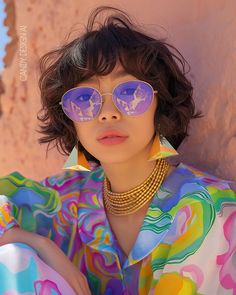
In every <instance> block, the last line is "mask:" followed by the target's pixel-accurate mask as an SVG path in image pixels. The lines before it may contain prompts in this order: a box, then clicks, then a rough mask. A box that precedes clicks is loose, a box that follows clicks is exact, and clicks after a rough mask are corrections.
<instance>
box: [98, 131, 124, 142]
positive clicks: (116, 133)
mask: <svg viewBox="0 0 236 295" xmlns="http://www.w3.org/2000/svg"><path fill="white" fill-rule="evenodd" d="M119 137H121V138H127V137H128V135H126V134H124V133H122V132H120V131H118V130H106V131H104V132H102V133H101V134H100V135H99V136H98V138H97V140H101V139H106V138H119Z"/></svg>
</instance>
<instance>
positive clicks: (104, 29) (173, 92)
mask: <svg viewBox="0 0 236 295" xmlns="http://www.w3.org/2000/svg"><path fill="white" fill-rule="evenodd" d="M109 11H111V12H112V13H111V14H108V15H106V17H105V18H104V20H103V22H102V23H99V22H98V21H97V18H98V16H99V15H100V14H101V13H103V12H109ZM96 25H97V27H96ZM117 62H120V63H121V65H122V66H123V67H124V69H125V71H126V72H127V73H129V74H131V75H133V76H135V77H136V78H137V79H140V80H144V81H146V82H148V83H150V84H151V85H152V86H153V88H154V89H157V90H158V107H157V110H156V113H155V118H154V124H155V129H156V132H158V133H159V134H160V135H161V136H164V137H166V138H167V140H168V141H169V142H170V143H171V144H172V145H173V147H174V148H176V149H177V148H178V147H179V145H180V144H181V142H182V141H183V140H184V138H185V137H186V136H188V135H189V134H188V126H189V122H190V120H191V119H193V118H199V117H201V113H200V112H196V111H195V104H194V101H193V97H192V94H193V87H192V85H191V83H190V81H189V80H188V79H187V78H186V71H185V66H186V64H187V65H188V63H187V62H186V60H185V59H184V57H183V56H182V55H181V53H180V52H179V51H178V50H177V49H176V48H175V47H174V46H172V45H170V44H168V43H167V42H166V41H165V40H164V39H156V38H154V37H151V36H150V35H148V34H146V33H145V32H143V31H142V30H141V27H140V26H137V25H135V24H134V23H133V22H132V21H131V19H130V17H129V15H127V13H125V12H124V11H122V10H120V9H117V8H114V7H110V6H100V7H98V8H96V9H95V10H94V11H92V13H91V15H90V17H89V20H88V23H87V26H86V31H85V32H84V33H83V34H82V35H81V36H79V37H78V38H76V39H74V40H73V41H71V42H69V43H68V44H65V45H63V46H62V47H60V48H59V49H55V50H52V51H50V52H48V53H46V54H45V55H44V56H42V57H41V59H40V61H39V67H40V72H41V76H40V79H39V88H40V92H41V100H42V108H41V110H40V111H39V113H38V119H39V121H40V122H41V123H42V124H41V125H39V127H40V130H38V132H40V133H41V134H43V135H44V136H43V137H41V138H39V143H48V146H47V151H48V149H49V146H50V143H52V142H54V143H55V144H54V146H56V147H57V149H58V151H59V152H60V153H62V154H66V155H68V154H69V153H70V152H71V150H72V149H73V147H74V146H75V145H76V144H77V145H78V148H79V149H80V150H81V151H83V152H84V153H85V156H86V157H87V159H88V160H92V161H95V162H97V163H98V164H99V161H98V160H97V159H95V158H94V157H93V156H92V155H91V154H89V153H88V151H86V150H85V148H84V147H83V146H82V144H81V143H80V142H78V138H77V134H76V130H75V127H74V124H73V122H72V121H71V120H70V119H69V118H67V116H66V115H65V114H64V113H63V111H62V109H61V106H60V105H59V102H60V100H61V97H62V95H63V94H64V92H66V91H67V90H68V89H70V88H73V87H75V86H76V85H77V84H78V83H79V82H82V81H84V80H86V79H88V78H90V77H92V76H93V75H107V74H109V73H111V71H112V70H113V69H114V67H115V66H116V63H117ZM188 68H189V69H190V67H189V65H188Z"/></svg>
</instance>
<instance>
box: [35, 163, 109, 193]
mask: <svg viewBox="0 0 236 295" xmlns="http://www.w3.org/2000/svg"><path fill="white" fill-rule="evenodd" d="M103 175H104V172H103V169H102V168H101V166H94V167H92V170H91V171H76V170H63V171H62V172H61V173H58V174H55V175H51V176H48V177H46V178H44V179H43V180H41V181H40V183H41V184H42V185H43V186H45V187H48V188H52V189H55V190H56V191H57V192H59V193H60V194H61V195H64V194H68V193H72V192H73V191H74V192H77V193H78V192H80V191H81V190H82V189H85V188H86V189H88V188H90V187H91V188H92V187H94V185H95V186H96V183H97V182H98V181H100V179H101V178H102V177H103Z"/></svg>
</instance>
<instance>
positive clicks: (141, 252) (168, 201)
mask: <svg viewBox="0 0 236 295" xmlns="http://www.w3.org/2000/svg"><path fill="white" fill-rule="evenodd" d="M184 171H185V172H184ZM186 174H188V175H189V176H193V173H192V172H191V171H190V170H188V169H187V167H186V165H184V164H182V163H180V164H179V165H178V166H177V167H176V169H175V170H173V171H172V172H171V174H170V175H169V176H168V177H167V178H166V179H165V181H164V182H163V183H162V185H161V187H160V188H159V190H158V191H157V192H156V194H155V196H154V197H153V200H152V202H151V204H150V206H149V208H148V210H147V213H146V216H145V218H144V222H143V224H142V226H141V229H140V232H139V234H138V237H137V239H136V242H135V244H134V247H133V249H132V250H131V252H130V254H129V256H128V258H127V259H126V261H124V264H123V267H124V268H126V267H128V266H130V265H132V264H135V263H137V262H139V261H140V260H142V259H143V258H145V257H146V256H148V255H149V254H150V253H151V252H152V251H153V249H154V248H155V247H157V246H158V245H159V244H160V243H161V241H162V240H163V238H164V237H165V235H166V234H167V233H168V230H169V228H170V226H171V224H172V222H173V219H174V215H173V214H170V212H169V211H170V209H171V208H172V207H173V206H175V204H177V203H178V201H179V198H180V195H181V194H180V193H179V188H180V187H181V184H182V183H183V181H186ZM103 180H104V171H103V169H102V167H101V166H99V167H98V168H96V169H95V170H93V171H92V172H91V173H90V174H89V175H88V177H87V180H86V181H85V183H84V185H83V187H82V188H81V193H80V197H79V210H78V227H79V233H80V237H81V239H82V241H83V242H84V243H86V244H87V245H88V246H90V247H92V248H94V249H96V250H98V251H104V252H110V253H112V254H114V255H115V256H117V255H118V253H119V252H120V250H119V249H117V246H118V245H117V243H116V240H115V237H114V234H113V233H112V230H111V227H110V225H109V222H108V219H107V217H106V213H105V209H104V204H103Z"/></svg>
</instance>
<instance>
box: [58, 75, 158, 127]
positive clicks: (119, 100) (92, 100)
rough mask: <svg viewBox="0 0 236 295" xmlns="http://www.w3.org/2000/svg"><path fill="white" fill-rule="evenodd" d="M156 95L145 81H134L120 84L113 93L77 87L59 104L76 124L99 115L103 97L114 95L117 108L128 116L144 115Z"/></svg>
mask: <svg viewBox="0 0 236 295" xmlns="http://www.w3.org/2000/svg"><path fill="white" fill-rule="evenodd" d="M154 93H157V90H153V88H152V86H151V85H150V84H149V83H147V82H144V81H140V80H133V81H127V82H123V83H120V84H118V85H117V86H116V87H115V88H114V89H113V91H112V93H103V94H101V93H100V92H99V91H98V90H97V89H95V88H93V87H84V86H81V87H75V88H72V89H70V90H68V91H67V92H65V93H64V94H63V96H62V98H61V102H60V103H59V104H60V105H61V106H62V109H63V111H64V113H65V114H66V116H67V117H69V119H71V120H72V121H75V122H86V121H91V120H93V119H94V118H96V116H97V115H98V114H99V112H100V110H101V108H102V104H103V98H102V96H103V95H107V94H110V95H112V100H113V103H114V105H115V106H116V108H117V109H118V110H119V111H120V112H121V113H123V114H125V115H128V116H137V115H140V114H142V113H144V112H145V111H146V110H147V109H148V107H149V106H150V105H151V103H152V100H153V96H154Z"/></svg>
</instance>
